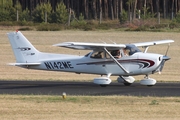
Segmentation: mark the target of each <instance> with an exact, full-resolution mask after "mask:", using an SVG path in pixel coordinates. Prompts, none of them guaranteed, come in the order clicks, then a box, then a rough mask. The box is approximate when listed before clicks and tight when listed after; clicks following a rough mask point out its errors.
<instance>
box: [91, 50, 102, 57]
mask: <svg viewBox="0 0 180 120" xmlns="http://www.w3.org/2000/svg"><path fill="white" fill-rule="evenodd" d="M91 58H96V59H102V58H104V52H103V51H98V52H94V53H93V54H92V55H91Z"/></svg>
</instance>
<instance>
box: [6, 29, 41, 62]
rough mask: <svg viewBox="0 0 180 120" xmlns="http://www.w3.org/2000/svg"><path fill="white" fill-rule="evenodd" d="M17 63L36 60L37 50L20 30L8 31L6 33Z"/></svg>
mask: <svg viewBox="0 0 180 120" xmlns="http://www.w3.org/2000/svg"><path fill="white" fill-rule="evenodd" d="M7 35H8V38H9V41H10V43H11V47H12V50H13V52H14V55H15V57H16V62H17V63H34V62H38V54H39V51H38V50H37V49H36V48H35V47H34V46H33V45H32V44H31V43H30V42H29V41H28V40H27V38H26V37H25V36H24V35H23V34H22V33H21V32H20V31H16V32H10V33H8V34H7Z"/></svg>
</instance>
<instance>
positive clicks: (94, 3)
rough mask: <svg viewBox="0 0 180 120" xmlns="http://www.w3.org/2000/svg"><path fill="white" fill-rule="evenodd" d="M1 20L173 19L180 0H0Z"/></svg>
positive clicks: (62, 21) (52, 21) (60, 21)
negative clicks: (74, 18) (70, 18)
mask: <svg viewBox="0 0 180 120" xmlns="http://www.w3.org/2000/svg"><path fill="white" fill-rule="evenodd" d="M0 1H1V2H0V21H13V20H20V21H23V20H24V21H34V22H51V23H65V22H67V21H68V19H69V17H70V15H73V16H75V17H77V18H79V17H80V16H81V17H82V16H83V18H84V19H85V20H92V19H94V20H107V19H108V20H114V19H125V20H126V19H127V20H134V19H136V18H139V19H141V18H148V17H158V14H159V13H160V17H162V18H164V19H173V18H174V17H175V16H176V15H177V14H178V11H179V9H180V1H179V0H0Z"/></svg>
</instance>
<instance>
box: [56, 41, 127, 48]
mask: <svg viewBox="0 0 180 120" xmlns="http://www.w3.org/2000/svg"><path fill="white" fill-rule="evenodd" d="M53 46H57V47H66V48H71V49H82V50H104V48H106V49H107V50H117V49H120V48H125V47H126V45H125V44H106V43H84V42H64V43H59V44H55V45H53Z"/></svg>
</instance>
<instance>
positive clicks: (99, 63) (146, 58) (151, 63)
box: [8, 31, 174, 86]
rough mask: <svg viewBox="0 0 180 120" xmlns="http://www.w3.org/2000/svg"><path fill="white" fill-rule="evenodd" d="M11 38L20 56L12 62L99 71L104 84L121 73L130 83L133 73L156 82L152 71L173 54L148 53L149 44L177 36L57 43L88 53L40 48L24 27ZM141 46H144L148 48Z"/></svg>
mask: <svg viewBox="0 0 180 120" xmlns="http://www.w3.org/2000/svg"><path fill="white" fill-rule="evenodd" d="M8 38H9V41H10V43H11V46H12V50H13V52H14V55H15V58H16V63H10V65H15V66H19V67H23V68H28V69H38V70H51V71H65V72H74V73H88V74H99V75H101V77H98V78H94V83H95V84H99V85H101V86H106V85H108V84H110V83H111V79H110V78H109V77H110V76H111V75H113V76H119V77H118V78H117V81H118V82H120V83H124V85H127V86H128V85H131V84H132V83H133V82H134V81H135V79H134V78H133V77H132V76H134V75H145V77H144V79H142V80H141V81H140V84H142V85H147V86H153V85H155V84H156V80H155V79H152V78H149V74H154V73H156V72H161V71H162V69H163V66H164V63H165V61H166V60H169V59H170V58H169V57H168V56H167V55H161V54H154V53H147V50H148V47H149V46H152V45H158V44H165V43H172V42H174V41H173V40H161V41H153V42H142V43H132V44H106V43H83V42H64V43H60V44H55V45H54V46H58V47H66V48H71V49H82V50H92V52H90V53H88V54H86V55H85V56H78V55H67V54H53V53H43V52H39V51H38V50H37V49H36V48H35V47H34V46H33V45H32V44H31V43H30V42H29V41H28V40H27V39H26V37H25V36H24V35H23V34H22V33H21V32H20V31H16V32H10V33H8ZM138 47H143V48H144V51H143V52H142V51H141V50H140V49H138ZM168 48H169V47H168ZM167 51H168V49H167ZM167 51H166V54H167Z"/></svg>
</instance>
